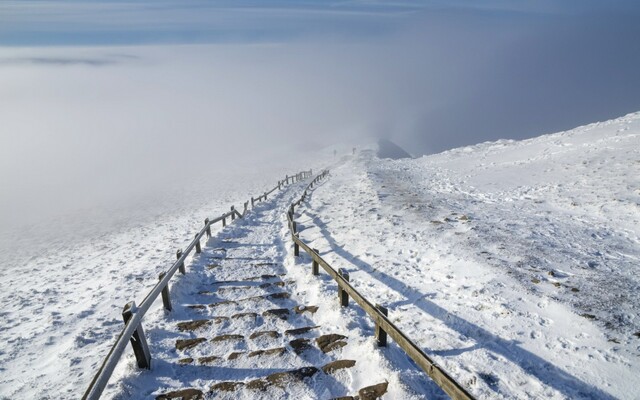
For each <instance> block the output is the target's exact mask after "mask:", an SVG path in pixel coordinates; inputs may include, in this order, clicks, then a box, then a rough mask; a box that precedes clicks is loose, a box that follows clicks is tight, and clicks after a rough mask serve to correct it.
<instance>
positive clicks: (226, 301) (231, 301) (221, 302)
mask: <svg viewBox="0 0 640 400" xmlns="http://www.w3.org/2000/svg"><path fill="white" fill-rule="evenodd" d="M227 304H238V303H236V302H235V301H233V300H224V301H219V302H217V303H211V304H209V307H211V308H213V307H217V306H223V305H227Z"/></svg>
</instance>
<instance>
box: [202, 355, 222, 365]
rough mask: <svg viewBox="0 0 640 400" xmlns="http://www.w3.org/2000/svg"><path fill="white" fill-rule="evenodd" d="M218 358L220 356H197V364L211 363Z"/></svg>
mask: <svg viewBox="0 0 640 400" xmlns="http://www.w3.org/2000/svg"><path fill="white" fill-rule="evenodd" d="M220 359H221V358H220V357H218V356H207V357H200V358H198V364H203V365H207V364H212V363H213V362H215V361H218V360H220Z"/></svg>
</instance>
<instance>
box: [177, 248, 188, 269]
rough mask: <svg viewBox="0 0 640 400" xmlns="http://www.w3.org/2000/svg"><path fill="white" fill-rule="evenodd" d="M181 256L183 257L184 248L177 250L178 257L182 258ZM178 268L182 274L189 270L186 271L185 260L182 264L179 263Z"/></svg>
mask: <svg viewBox="0 0 640 400" xmlns="http://www.w3.org/2000/svg"><path fill="white" fill-rule="evenodd" d="M180 257H182V250H178V251H176V259H178V260H179V259H180ZM178 269H179V270H180V273H181V274H182V275H184V274H186V272H187V271H185V269H184V261H183V262H181V263H180V265H178Z"/></svg>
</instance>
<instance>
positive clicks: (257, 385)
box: [247, 379, 269, 391]
mask: <svg viewBox="0 0 640 400" xmlns="http://www.w3.org/2000/svg"><path fill="white" fill-rule="evenodd" d="M268 386H269V382H267V381H265V380H264V379H254V380H252V381H249V382H247V389H253V390H262V391H264V390H267V387H268Z"/></svg>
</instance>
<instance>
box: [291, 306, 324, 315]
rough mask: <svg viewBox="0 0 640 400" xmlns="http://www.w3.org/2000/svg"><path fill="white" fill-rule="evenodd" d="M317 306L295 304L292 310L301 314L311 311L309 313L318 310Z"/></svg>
mask: <svg viewBox="0 0 640 400" xmlns="http://www.w3.org/2000/svg"><path fill="white" fill-rule="evenodd" d="M318 308H319V307H318V306H295V307H294V309H293V311H295V312H296V314H302V313H306V312H308V313H311V314H315V313H316V311H318Z"/></svg>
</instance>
